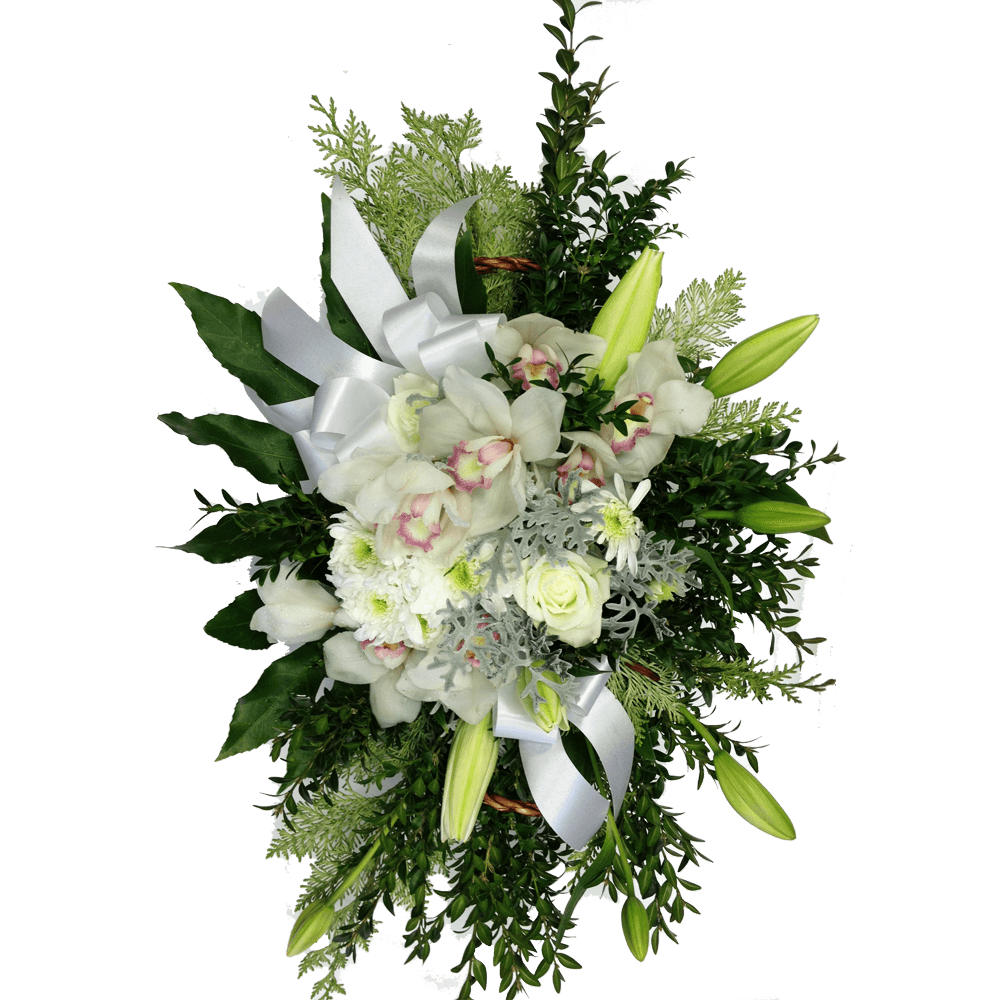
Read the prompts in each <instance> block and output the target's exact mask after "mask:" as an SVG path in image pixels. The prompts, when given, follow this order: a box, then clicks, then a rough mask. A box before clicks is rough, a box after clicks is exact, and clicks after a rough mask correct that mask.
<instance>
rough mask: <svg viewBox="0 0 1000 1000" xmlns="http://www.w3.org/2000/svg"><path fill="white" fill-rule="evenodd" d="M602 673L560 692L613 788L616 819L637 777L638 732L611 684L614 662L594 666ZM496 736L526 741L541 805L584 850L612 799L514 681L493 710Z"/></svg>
mask: <svg viewBox="0 0 1000 1000" xmlns="http://www.w3.org/2000/svg"><path fill="white" fill-rule="evenodd" d="M594 666H596V667H599V668H600V669H601V671H602V673H599V674H590V675H589V676H587V677H574V678H571V679H570V680H568V681H567V682H566V683H565V684H564V685H562V686H560V688H559V697H560V698H561V699H562V701H563V703H564V704H565V706H566V715H567V717H568V718H569V721H570V722H572V723H573V725H574V726H576V728H577V729H579V730H580V732H582V733H583V734H584V736H586V737H587V739H588V740H590V742H591V744H592V746H593V747H594V749H595V750H596V751H597V756H598V757H599V758H600V761H601V764H602V765H603V767H604V772H605V774H606V775H607V778H608V784H609V785H610V786H611V800H612V804H613V805H614V812H615V815H617V814H618V811H619V810H620V809H621V807H622V800H623V799H624V797H625V790H626V789H627V788H628V780H629V776H630V775H631V773H632V755H633V751H634V747H635V728H634V727H633V725H632V721H631V719H629V717H628V713H627V712H626V711H625V709H624V708H622V706H621V704H620V703H619V702H618V699H617V698H615V696H614V695H613V694H611V692H610V691H608V690H607V688H606V685H607V683H608V678H609V677H610V676H611V674H610V672H609V671H608V658H607V657H606V656H605V657H602V658H601V662H600V663H597V662H594ZM493 735H494V736H506V737H509V738H513V739H517V740H520V746H519V749H520V751H521V763H522V764H523V765H524V774H525V777H526V778H527V780H528V787H529V788H530V789H531V795H532V798H533V799H534V802H535V805H537V806H538V808H539V810H540V811H541V813H542V815H543V816H544V817H545V822H546V823H548V824H549V826H551V827H552V829H553V830H555V832H556V833H558V834H559V836H560V837H562V839H563V840H565V841H566V843H567V844H569V845H570V847H572V848H575V849H576V850H578V851H579V850H582V849H583V848H584V847H586V846H587V843H588V842H589V841H590V838H591V837H593V835H594V834H595V833H597V831H598V830H599V829H600V828H601V825H602V824H603V823H604V820H605V819H606V817H607V815H608V805H609V803H608V800H607V799H606V798H605V797H604V796H603V795H601V794H600V793H599V792H598V791H597V790H596V789H595V788H594V787H593V786H592V785H591V784H590V783H589V782H588V781H586V780H585V779H584V777H583V775H582V774H580V772H579V771H578V770H577V769H576V766H575V765H574V764H573V762H572V761H571V760H570V759H569V756H568V755H567V754H566V751H565V749H564V748H563V745H562V738H561V737H560V734H559V730H558V728H556V727H553V728H552V730H551V732H548V733H547V732H545V730H544V729H542V728H541V727H540V726H539V725H537V723H536V722H535V721H534V719H533V718H532V717H531V715H530V714H529V712H528V710H527V709H526V708H525V706H524V704H523V703H522V702H521V699H520V698H519V697H518V694H517V684H516V682H512V683H510V684H507V685H506V686H505V687H503V688H501V689H500V693H499V697H498V698H497V703H496V706H495V707H494V709H493Z"/></svg>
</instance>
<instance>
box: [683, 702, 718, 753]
mask: <svg viewBox="0 0 1000 1000" xmlns="http://www.w3.org/2000/svg"><path fill="white" fill-rule="evenodd" d="M677 711H678V712H680V713H681V715H683V716H684V718H686V719H687V720H688V722H690V723H691V725H692V726H694V728H695V730H696V731H697V732H698V734H699V736H701V738H702V739H703V740H704V741H705V742H706V743H707V744H708V745H709V747H710V748H711V750H712V753H720V752H721V751H720V749H719V744H718V743H717V742H716V741H715V738H714V737H713V736H712V734H711V733H710V732H709V731H708V730H707V729H706V728H705V727H704V726H703V725H702V724H701V722H699V721H698V719H697V718H696V717H695V716H693V715H692V714H691V713H690V712H689V711H688V710H687V709H686V708H685V707H684V706H683V705H677Z"/></svg>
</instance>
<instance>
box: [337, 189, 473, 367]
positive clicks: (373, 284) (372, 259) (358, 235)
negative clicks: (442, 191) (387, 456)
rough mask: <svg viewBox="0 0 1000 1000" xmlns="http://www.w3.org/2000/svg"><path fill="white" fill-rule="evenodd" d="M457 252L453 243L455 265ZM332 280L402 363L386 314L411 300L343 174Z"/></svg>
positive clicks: (384, 351) (374, 341)
mask: <svg viewBox="0 0 1000 1000" xmlns="http://www.w3.org/2000/svg"><path fill="white" fill-rule="evenodd" d="M454 252H455V250H454V244H452V269H454ZM330 280H331V281H332V282H333V283H334V284H335V285H336V286H337V291H339V292H340V294H341V295H342V296H343V298H344V301H345V302H346V303H347V305H348V307H349V308H350V310H351V312H352V313H353V314H354V318H355V319H356V320H357V321H358V323H359V324H360V326H361V329H362V330H364V331H365V336H367V337H368V340H369V341H370V342H371V345H372V346H373V347H374V348H375V350H376V351H378V355H379V357H380V358H382V360H383V361H387V362H389V364H392V365H395V364H398V363H399V362H398V361H397V359H396V356H395V354H393V352H392V349H391V348H390V347H389V343H388V341H387V340H386V339H385V332H384V331H383V329H382V314H383V313H384V312H385V311H386V310H387V309H392V308H393V306H400V305H403V304H404V303H405V302H407V301H408V299H407V296H406V292H405V291H404V290H403V286H402V285H401V284H400V283H399V279H398V278H397V277H396V275H395V274H394V273H393V270H392V267H391V266H390V265H389V262H388V261H387V260H386V259H385V257H383V256H382V251H381V250H379V248H378V244H377V243H376V242H375V237H374V236H372V234H371V232H370V231H369V229H368V226H367V225H365V220H364V219H362V218H361V215H360V214H359V212H358V209H357V207H356V206H355V204H354V199H353V198H352V197H351V196H350V194H349V193H348V191H347V188H346V187H344V182H343V181H342V180H341V179H340V178H339V177H335V178H334V179H333V185H332V187H331V190H330ZM338 374H354V373H353V372H338Z"/></svg>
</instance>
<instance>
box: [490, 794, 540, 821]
mask: <svg viewBox="0 0 1000 1000" xmlns="http://www.w3.org/2000/svg"><path fill="white" fill-rule="evenodd" d="M483 805H484V806H489V807H490V808H491V809H496V811H497V812H504V813H509V812H516V813H518V814H519V815H521V816H541V815H542V814H541V811H540V810H539V808H538V806H536V805H535V803H534V802H519V801H518V800H517V799H505V798H504V797H503V796H502V795H494V794H493V793H492V792H487V793H486V797H485V798H484V799H483Z"/></svg>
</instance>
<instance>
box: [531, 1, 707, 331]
mask: <svg viewBox="0 0 1000 1000" xmlns="http://www.w3.org/2000/svg"><path fill="white" fill-rule="evenodd" d="M554 2H555V3H556V6H557V7H559V9H560V11H561V12H562V16H561V17H560V18H559V26H556V25H552V24H546V25H545V28H546V30H547V31H548V32H549V33H550V34H551V35H552V36H553V37H554V38H555V39H556V41H557V42H558V43H559V45H560V48H559V49H558V51H557V52H556V63H557V64H558V67H559V69H560V70H561V74H556V73H549V72H544V73H541V74H540V75H541V76H542V77H544V78H545V79H546V80H548V81H549V83H550V84H551V85H552V86H551V90H550V95H551V101H552V106H551V107H550V108H548V109H546V111H545V112H544V116H545V120H544V121H543V122H539V123H538V129H539V131H540V132H541V134H542V157H543V159H544V164H543V166H542V171H541V185H540V186H539V187H538V188H537V189H535V190H533V191H532V192H531V193H530V195H529V198H530V199H531V202H532V204H533V205H534V207H535V213H536V218H537V228H538V249H537V253H536V260H537V261H538V262H539V263H541V264H542V265H543V268H544V269H543V271H541V272H535V273H533V274H531V275H529V276H528V280H527V306H526V309H525V311H526V312H539V313H542V314H543V315H545V316H552V317H554V318H556V319H559V320H561V321H562V322H563V323H564V324H565V325H566V326H567V327H569V328H570V329H576V330H586V329H589V327H590V324H591V322H592V321H593V318H594V316H595V315H596V313H597V311H598V310H599V309H600V307H601V306H602V305H603V304H604V302H605V301H606V300H607V298H608V296H609V294H610V291H609V289H608V284H609V282H610V281H611V280H612V279H613V278H616V277H617V278H620V277H622V276H623V275H624V274H625V272H626V271H627V270H628V268H629V267H630V266H631V264H632V263H633V261H634V259H635V257H636V256H637V255H638V254H639V253H640V252H641V251H642V250H643V249H644V248H645V247H646V246H647V245H648V244H650V243H652V242H653V241H654V240H657V239H661V238H663V237H666V236H669V235H671V234H672V233H674V232H676V231H677V227H676V225H675V224H673V223H664V224H659V225H650V223H651V222H653V220H654V219H655V218H656V216H657V213H658V212H660V211H662V209H663V204H662V202H661V200H658V199H662V201H669V200H670V198H671V197H672V196H673V195H674V194H676V192H677V187H676V185H677V183H678V182H679V181H681V180H682V179H684V178H685V177H688V176H690V174H689V172H688V171H687V170H685V169H684V163H685V162H686V161H684V160H682V161H681V162H680V163H677V164H675V163H673V162H672V161H671V162H668V163H667V164H666V165H665V167H664V174H663V177H660V178H653V179H650V180H648V181H646V182H645V184H643V185H642V186H641V187H640V188H639V190H638V191H629V190H626V189H625V188H624V186H623V185H624V182H625V181H626V180H627V178H626V177H625V176H624V175H617V176H609V175H608V172H607V167H608V163H609V162H610V160H611V159H612V157H610V156H609V155H608V154H607V153H606V152H603V151H602V152H600V153H598V154H597V155H596V156H594V157H593V159H592V160H591V161H590V162H589V163H588V162H587V158H586V157H585V156H584V154H583V153H581V152H580V149H581V147H582V146H583V144H584V142H585V141H586V139H587V130H588V129H590V128H592V127H593V126H594V125H601V124H603V120H602V119H601V118H599V117H598V116H597V114H596V110H595V109H596V105H597V102H598V99H599V98H600V96H601V95H602V94H603V93H604V91H605V90H606V89H607V86H606V85H605V80H606V77H607V72H608V71H607V70H605V71H604V72H603V73H601V75H600V77H599V78H598V79H597V80H596V81H586V82H584V83H576V82H575V81H574V78H573V77H574V74H575V73H576V71H577V70H578V69H579V66H580V64H579V62H577V59H576V54H577V52H578V51H579V49H580V48H581V47H582V46H583V45H585V44H587V43H588V42H590V41H596V40H598V39H597V36H593V35H591V36H588V37H587V38H584V39H582V40H581V41H579V42H577V41H576V40H575V36H574V27H575V24H576V14H577V8H576V7H575V6H574V4H573V0H554ZM588 6H591V4H590V3H586V4H583V5H582V6H581V7H580V8H579V10H583V9H584V8H585V7H588Z"/></svg>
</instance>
